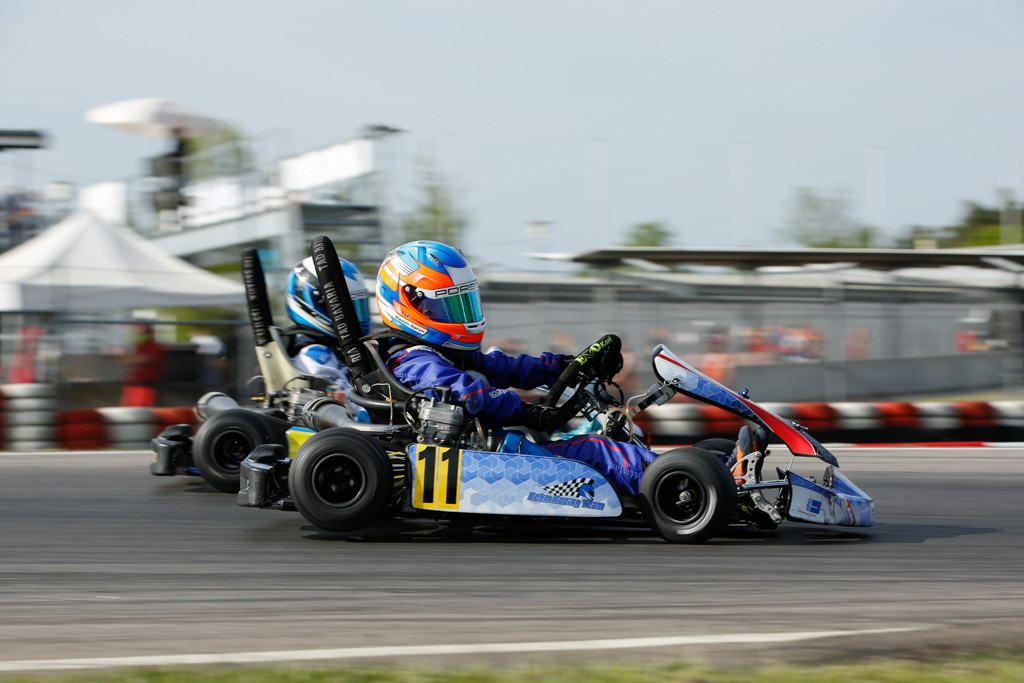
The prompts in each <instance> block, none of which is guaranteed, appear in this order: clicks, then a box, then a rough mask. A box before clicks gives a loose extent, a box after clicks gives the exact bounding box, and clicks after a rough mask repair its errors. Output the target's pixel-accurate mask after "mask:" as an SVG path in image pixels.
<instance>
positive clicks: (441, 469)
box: [412, 446, 462, 510]
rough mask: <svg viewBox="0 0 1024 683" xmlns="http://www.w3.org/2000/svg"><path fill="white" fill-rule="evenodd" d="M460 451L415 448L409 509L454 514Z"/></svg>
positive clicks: (457, 501) (457, 493) (458, 479)
mask: <svg viewBox="0 0 1024 683" xmlns="http://www.w3.org/2000/svg"><path fill="white" fill-rule="evenodd" d="M461 479H462V451H460V450H459V449H457V448H443V447H440V446H417V447H416V481H415V483H414V486H413V504H412V505H413V507H415V508H425V509H428V510H458V509H459V492H460V491H459V490H460V481H461Z"/></svg>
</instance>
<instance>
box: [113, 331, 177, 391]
mask: <svg viewBox="0 0 1024 683" xmlns="http://www.w3.org/2000/svg"><path fill="white" fill-rule="evenodd" d="M136 335H137V340H136V343H135V349H134V351H133V353H131V354H129V355H128V356H126V357H125V363H126V364H127V365H128V372H127V374H126V376H125V386H124V388H123V389H122V391H121V401H120V405H122V406H153V405H156V390H157V388H158V386H159V384H160V380H162V379H163V376H164V361H165V358H166V355H167V353H166V349H164V347H163V344H161V343H160V342H158V341H157V340H156V338H155V337H154V335H153V326H152V325H140V326H138V327H137V328H136Z"/></svg>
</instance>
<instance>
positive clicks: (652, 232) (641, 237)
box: [624, 221, 672, 247]
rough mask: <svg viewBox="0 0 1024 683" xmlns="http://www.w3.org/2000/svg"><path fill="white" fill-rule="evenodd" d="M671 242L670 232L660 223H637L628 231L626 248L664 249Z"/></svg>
mask: <svg viewBox="0 0 1024 683" xmlns="http://www.w3.org/2000/svg"><path fill="white" fill-rule="evenodd" d="M671 241H672V231H671V230H669V229H668V227H667V226H666V225H665V224H664V223H661V222H660V221H649V222H647V223H637V224H636V225H634V226H632V227H631V228H630V229H629V233H628V235H627V237H626V244H625V245H624V246H627V247H664V246H667V245H668V243H669V242H671Z"/></svg>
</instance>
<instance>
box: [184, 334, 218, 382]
mask: <svg viewBox="0 0 1024 683" xmlns="http://www.w3.org/2000/svg"><path fill="white" fill-rule="evenodd" d="M189 341H190V342H192V343H193V344H195V345H196V353H197V354H199V359H200V361H201V363H202V367H201V376H200V381H201V382H202V383H203V385H204V386H206V387H218V386H220V385H222V384H223V383H224V382H225V381H226V380H227V377H226V367H225V365H226V364H225V360H226V357H227V347H225V346H224V342H222V341H221V340H220V337H217V336H214V335H212V334H193V335H192V337H191V338H190V339H189Z"/></svg>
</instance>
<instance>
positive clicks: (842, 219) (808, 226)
mask: <svg viewBox="0 0 1024 683" xmlns="http://www.w3.org/2000/svg"><path fill="white" fill-rule="evenodd" d="M850 204H851V202H850V200H849V199H848V198H847V197H846V195H845V194H844V193H843V192H840V191H836V192H833V193H831V194H827V193H820V192H818V191H817V190H814V189H812V188H809V187H799V188H797V189H796V190H795V192H794V194H793V200H792V202H791V204H790V211H789V225H788V226H787V227H786V228H784V229H783V230H782V231H781V232H782V236H783V237H784V238H786V239H788V240H791V241H793V242H796V243H797V244H801V245H803V246H805V247H831V248H864V247H875V246H878V240H879V236H878V230H877V229H876V228H874V227H872V226H870V225H864V224H863V223H858V222H857V221H855V220H854V219H853V217H852V216H851V215H850Z"/></svg>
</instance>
